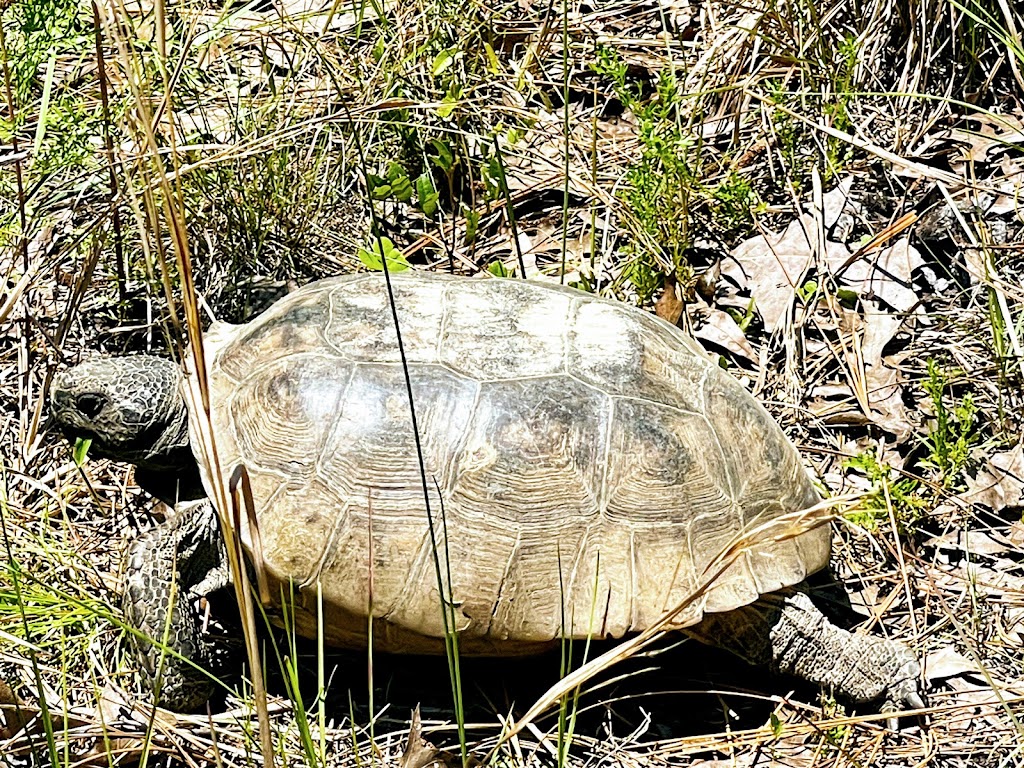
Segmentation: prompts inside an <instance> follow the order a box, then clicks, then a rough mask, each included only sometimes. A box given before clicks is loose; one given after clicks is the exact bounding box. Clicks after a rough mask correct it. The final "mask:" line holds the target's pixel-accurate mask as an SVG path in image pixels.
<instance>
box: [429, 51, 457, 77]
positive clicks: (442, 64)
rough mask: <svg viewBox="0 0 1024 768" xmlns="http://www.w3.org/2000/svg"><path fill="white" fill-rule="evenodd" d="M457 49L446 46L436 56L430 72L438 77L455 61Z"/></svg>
mask: <svg viewBox="0 0 1024 768" xmlns="http://www.w3.org/2000/svg"><path fill="white" fill-rule="evenodd" d="M455 55H456V54H455V49H451V48H445V49H444V50H443V51H441V52H440V53H439V54H437V56H435V57H434V63H433V64H431V65H430V73H431V74H432V75H433V76H434V77H437V76H438V75H440V74H441V73H442V72H444V71H445V70H446V69H448V67H450V66H451V65H452V62H453V61H455Z"/></svg>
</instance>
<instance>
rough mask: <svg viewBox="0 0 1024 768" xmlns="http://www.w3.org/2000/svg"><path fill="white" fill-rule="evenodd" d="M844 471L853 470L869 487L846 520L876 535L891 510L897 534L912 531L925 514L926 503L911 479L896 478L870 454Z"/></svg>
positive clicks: (856, 458)
mask: <svg viewBox="0 0 1024 768" xmlns="http://www.w3.org/2000/svg"><path fill="white" fill-rule="evenodd" d="M843 467H844V468H845V469H847V470H850V469H852V470H856V471H858V472H860V473H861V474H862V475H864V477H865V478H867V480H868V481H869V482H870V483H871V490H870V491H869V492H868V493H866V494H864V496H863V497H862V498H861V501H860V504H859V505H858V506H857V507H856V509H854V510H853V511H851V512H848V513H847V515H846V519H847V520H849V521H850V522H851V523H854V524H855V525H859V526H860V527H861V528H864V529H866V530H869V531H877V530H878V529H879V526H880V525H882V524H884V523H886V522H887V521H888V519H889V506H890V505H891V506H892V510H893V516H894V517H895V519H896V525H897V526H898V527H899V529H900V530H901V532H904V533H907V532H911V531H913V530H914V526H915V525H916V524H917V522H918V521H919V520H920V519H921V516H922V515H924V514H925V512H926V511H927V510H928V507H929V502H928V500H927V499H926V498H924V497H923V496H922V495H921V488H920V486H921V484H920V482H919V481H917V480H916V479H914V478H910V477H900V476H898V475H897V473H896V472H895V471H894V470H893V469H892V467H890V466H889V465H888V464H886V463H884V462H881V461H879V460H878V458H877V457H876V456H875V455H874V454H873V453H862V454H860V455H859V456H854V457H852V458H849V459H847V460H846V461H845V462H844V463H843Z"/></svg>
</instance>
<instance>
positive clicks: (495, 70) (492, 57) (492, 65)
mask: <svg viewBox="0 0 1024 768" xmlns="http://www.w3.org/2000/svg"><path fill="white" fill-rule="evenodd" d="M484 54H485V55H486V56H487V69H488V70H489V71H490V73H491V74H492V75H500V74H501V63H500V62H499V61H498V56H497V54H495V53H494V48H493V47H492V46H491V44H490V43H488V42H487V41H486V40H485V41H484Z"/></svg>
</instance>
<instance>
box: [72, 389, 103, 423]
mask: <svg viewBox="0 0 1024 768" xmlns="http://www.w3.org/2000/svg"><path fill="white" fill-rule="evenodd" d="M106 404H107V398H105V397H104V396H103V395H97V394H95V393H93V392H86V393H85V394H84V395H79V396H78V397H76V398H75V407H76V408H77V409H78V410H79V412H80V413H82V415H84V416H85V417H86V418H89V419H92V418H95V416H96V415H97V414H98V413H99V412H100V411H102V410H103V406H105V405H106Z"/></svg>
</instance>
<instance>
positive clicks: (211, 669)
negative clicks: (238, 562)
mask: <svg viewBox="0 0 1024 768" xmlns="http://www.w3.org/2000/svg"><path fill="white" fill-rule="evenodd" d="M230 584H231V580H230V575H229V572H228V566H227V555H226V552H225V550H224V545H223V541H222V539H221V534H220V527H219V525H218V523H217V518H216V513H215V512H214V509H213V505H212V504H211V503H210V502H209V500H203V501H200V502H194V503H191V504H181V505H179V506H178V507H177V508H176V515H175V517H174V518H173V519H172V520H170V521H169V522H168V523H166V524H165V525H162V526H159V527H157V528H154V529H153V530H151V531H148V532H147V533H145V534H144V535H142V536H140V537H139V538H138V539H136V540H135V542H133V543H132V545H131V547H130V548H129V550H128V554H127V557H126V567H125V585H124V586H125V588H124V597H123V601H124V610H125V614H126V616H127V619H128V623H129V624H130V625H131V626H133V627H134V628H135V629H136V630H138V632H137V633H136V634H135V636H134V638H133V640H134V644H135V647H136V649H137V651H138V656H139V660H140V662H141V666H142V669H143V670H144V672H145V674H146V677H147V678H148V679H147V683H148V684H149V686H150V687H151V688H153V689H154V691H156V692H157V695H158V701H159V703H160V704H161V705H162V706H164V707H166V708H168V709H173V710H176V711H188V710H192V709H196V708H197V707H199V706H201V705H202V704H203V703H205V702H206V700H207V699H208V698H209V697H210V695H211V694H212V692H213V678H212V677H211V674H212V675H214V676H216V675H219V674H220V673H222V672H223V671H224V670H226V669H227V667H228V666H229V663H230V662H231V661H232V660H233V659H234V658H236V657H237V649H238V647H239V643H238V641H237V640H233V639H232V638H230V637H229V636H228V635H227V633H226V631H225V630H224V628H223V626H221V625H220V624H218V623H217V622H205V621H204V617H203V611H202V609H201V607H200V606H201V603H202V602H203V601H204V598H206V597H207V596H209V595H211V594H213V593H214V592H216V591H218V590H220V589H222V588H225V587H228V586H230ZM168 611H170V615H169V616H168ZM222 618H223V617H219V616H218V617H217V619H218V620H220V619H222ZM229 623H230V619H229ZM211 625H212V626H211Z"/></svg>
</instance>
